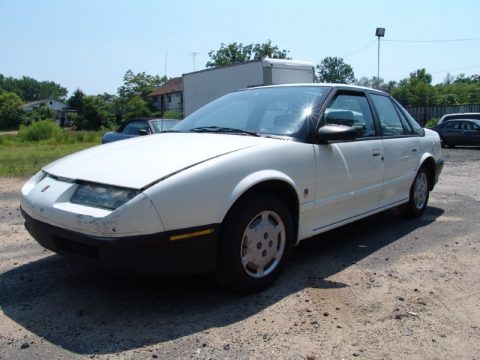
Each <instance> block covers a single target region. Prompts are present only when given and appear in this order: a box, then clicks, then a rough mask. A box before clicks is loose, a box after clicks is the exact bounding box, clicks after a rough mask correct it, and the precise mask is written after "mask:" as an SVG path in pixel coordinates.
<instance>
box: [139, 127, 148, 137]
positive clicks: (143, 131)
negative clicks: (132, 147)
mask: <svg viewBox="0 0 480 360" xmlns="http://www.w3.org/2000/svg"><path fill="white" fill-rule="evenodd" d="M138 135H140V136H143V135H148V131H147V130H145V129H142V130H139V131H138Z"/></svg>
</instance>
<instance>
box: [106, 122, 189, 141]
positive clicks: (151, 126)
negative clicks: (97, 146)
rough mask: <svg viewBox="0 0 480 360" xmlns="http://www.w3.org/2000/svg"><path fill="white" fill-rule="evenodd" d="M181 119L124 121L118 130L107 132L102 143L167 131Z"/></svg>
mask: <svg viewBox="0 0 480 360" xmlns="http://www.w3.org/2000/svg"><path fill="white" fill-rule="evenodd" d="M180 121H181V120H176V119H160V118H134V119H131V120H128V121H126V122H124V123H123V124H122V125H121V126H120V128H119V129H118V130H117V131H109V132H107V133H105V135H103V138H102V144H106V143H109V142H112V141H117V140H124V139H129V138H131V137H135V136H142V135H149V134H155V133H159V132H162V131H167V130H170V129H171V128H172V127H173V126H175V125H177V124H178V123H179V122H180Z"/></svg>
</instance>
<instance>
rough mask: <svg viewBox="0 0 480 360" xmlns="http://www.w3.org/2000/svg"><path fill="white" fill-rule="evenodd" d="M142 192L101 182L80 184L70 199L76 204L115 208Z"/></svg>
mask: <svg viewBox="0 0 480 360" xmlns="http://www.w3.org/2000/svg"><path fill="white" fill-rule="evenodd" d="M139 193H140V191H138V190H134V189H125V188H120V187H116V186H108V185H99V184H79V185H78V187H77V190H75V193H74V194H73V196H72V198H71V199H70V201H71V202H72V203H74V204H79V205H86V206H93V207H98V208H102V209H111V210H115V209H116V208H119V207H120V206H122V205H123V204H125V203H126V202H127V201H129V200H131V199H133V198H134V197H135V196H137V195H138V194H139Z"/></svg>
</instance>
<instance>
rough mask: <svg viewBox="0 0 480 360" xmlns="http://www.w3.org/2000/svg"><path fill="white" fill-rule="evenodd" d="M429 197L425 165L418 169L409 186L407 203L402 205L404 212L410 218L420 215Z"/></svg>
mask: <svg viewBox="0 0 480 360" xmlns="http://www.w3.org/2000/svg"><path fill="white" fill-rule="evenodd" d="M428 197H429V180H428V174H427V170H426V169H425V167H423V166H422V167H421V168H420V170H418V173H417V176H415V180H414V181H413V184H412V187H411V188H410V198H409V200H408V203H406V204H405V205H403V210H404V214H405V216H407V217H410V218H418V217H420V216H422V214H423V213H424V212H425V209H426V208H427V203H428Z"/></svg>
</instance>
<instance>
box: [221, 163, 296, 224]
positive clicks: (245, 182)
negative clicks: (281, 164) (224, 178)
mask: <svg viewBox="0 0 480 360" xmlns="http://www.w3.org/2000/svg"><path fill="white" fill-rule="evenodd" d="M272 180H273V181H283V182H285V183H287V184H288V185H290V186H291V187H292V188H293V189H295V191H296V192H297V197H298V198H300V196H299V194H298V190H297V189H298V186H297V184H296V183H295V181H294V180H293V179H292V178H291V177H290V176H288V175H287V174H285V173H282V172H280V171H277V170H260V171H257V172H254V173H251V174H248V175H247V176H245V177H244V178H243V179H241V180H240V181H239V182H238V183H237V184H236V186H235V187H234V188H233V190H232V191H231V193H230V196H228V197H226V198H225V201H224V203H223V206H222V208H220V212H219V214H218V216H220V217H221V218H222V219H223V218H224V217H225V215H226V214H227V213H228V211H229V210H230V208H231V207H232V206H233V205H234V204H235V203H236V202H237V200H238V199H239V198H240V197H241V196H242V195H243V194H245V193H246V192H247V191H248V190H250V189H252V188H253V187H255V186H256V185H259V184H261V183H263V182H266V181H272Z"/></svg>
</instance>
